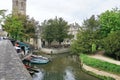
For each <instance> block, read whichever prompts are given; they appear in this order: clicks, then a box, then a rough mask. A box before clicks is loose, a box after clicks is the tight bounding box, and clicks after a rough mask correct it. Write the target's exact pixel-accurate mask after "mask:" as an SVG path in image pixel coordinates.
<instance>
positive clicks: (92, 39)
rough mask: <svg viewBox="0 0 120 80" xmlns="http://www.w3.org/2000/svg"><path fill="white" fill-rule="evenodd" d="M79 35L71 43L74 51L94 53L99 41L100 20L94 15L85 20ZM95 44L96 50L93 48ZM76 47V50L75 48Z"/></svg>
mask: <svg viewBox="0 0 120 80" xmlns="http://www.w3.org/2000/svg"><path fill="white" fill-rule="evenodd" d="M81 29H82V30H80V31H79V33H78V35H77V40H76V41H75V42H74V43H73V44H72V45H71V48H73V49H72V51H73V52H74V51H75V53H76V52H77V51H78V53H79V52H82V53H93V52H94V51H95V50H96V45H97V43H98V38H99V37H98V32H99V22H98V19H96V18H95V16H94V15H92V16H91V17H90V18H89V19H87V20H84V22H83V25H82V27H81ZM93 44H94V46H95V47H94V50H93ZM75 45H76V46H75ZM74 49H76V50H74Z"/></svg>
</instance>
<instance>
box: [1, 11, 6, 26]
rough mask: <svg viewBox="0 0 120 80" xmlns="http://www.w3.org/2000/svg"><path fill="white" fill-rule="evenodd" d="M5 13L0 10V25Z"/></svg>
mask: <svg viewBox="0 0 120 80" xmlns="http://www.w3.org/2000/svg"><path fill="white" fill-rule="evenodd" d="M5 12H6V10H0V24H1V22H3V21H4V19H5Z"/></svg>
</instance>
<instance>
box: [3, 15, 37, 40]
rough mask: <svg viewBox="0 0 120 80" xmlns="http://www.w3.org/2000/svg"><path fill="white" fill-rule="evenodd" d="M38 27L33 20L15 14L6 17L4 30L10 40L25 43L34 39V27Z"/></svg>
mask: <svg viewBox="0 0 120 80" xmlns="http://www.w3.org/2000/svg"><path fill="white" fill-rule="evenodd" d="M38 25H39V24H38V22H37V21H35V19H34V18H29V16H25V15H21V14H17V15H8V16H7V18H6V20H5V25H4V28H5V30H6V31H7V32H8V33H9V34H10V36H11V37H12V38H14V39H16V40H22V41H23V40H24V41H26V40H28V39H30V38H34V37H35V27H36V26H38Z"/></svg>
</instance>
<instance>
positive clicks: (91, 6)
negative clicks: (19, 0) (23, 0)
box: [0, 0, 120, 25]
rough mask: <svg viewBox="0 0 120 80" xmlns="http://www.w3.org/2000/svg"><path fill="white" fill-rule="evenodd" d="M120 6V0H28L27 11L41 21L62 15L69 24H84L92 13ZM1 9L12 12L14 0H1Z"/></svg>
mask: <svg viewBox="0 0 120 80" xmlns="http://www.w3.org/2000/svg"><path fill="white" fill-rule="evenodd" d="M116 7H118V8H120V0H27V8H26V9H27V12H26V14H27V15H29V16H30V17H34V18H35V20H37V21H39V23H41V22H43V21H44V20H48V19H50V18H55V16H57V17H62V18H63V19H64V20H66V21H67V22H68V23H69V24H71V23H75V22H76V23H79V24H80V25H81V24H82V22H83V20H85V19H88V18H90V17H91V16H92V15H99V14H101V13H103V12H105V11H106V10H112V8H116ZM0 9H6V10H8V13H11V12H12V0H0Z"/></svg>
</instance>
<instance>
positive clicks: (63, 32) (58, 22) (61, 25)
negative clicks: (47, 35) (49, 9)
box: [54, 17, 71, 45]
mask: <svg viewBox="0 0 120 80" xmlns="http://www.w3.org/2000/svg"><path fill="white" fill-rule="evenodd" d="M54 21H55V26H56V33H55V40H56V41H58V42H59V44H60V45H61V42H63V41H64V39H66V38H69V37H71V36H69V35H68V28H69V26H68V23H67V22H66V21H65V20H63V19H62V18H58V19H57V17H56V18H55V20H54Z"/></svg>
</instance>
